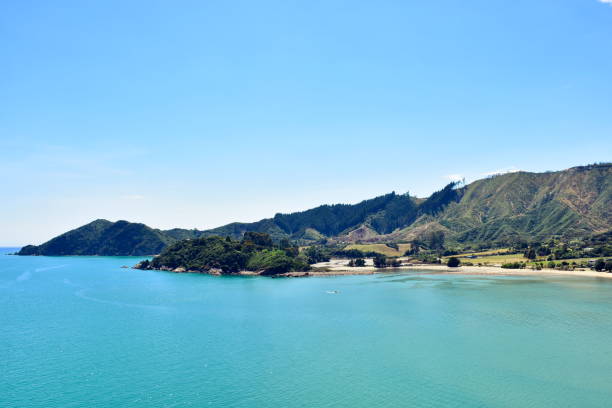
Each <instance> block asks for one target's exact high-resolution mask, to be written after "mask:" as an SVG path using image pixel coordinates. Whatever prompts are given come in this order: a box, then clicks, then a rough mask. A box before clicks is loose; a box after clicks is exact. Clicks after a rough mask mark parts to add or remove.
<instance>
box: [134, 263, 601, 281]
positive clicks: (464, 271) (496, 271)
mask: <svg viewBox="0 0 612 408" xmlns="http://www.w3.org/2000/svg"><path fill="white" fill-rule="evenodd" d="M313 266H314V267H315V269H314V270H310V271H306V272H286V273H280V274H277V275H263V274H261V273H259V272H254V271H240V272H237V273H232V274H227V276H267V277H270V278H307V277H325V276H352V275H378V274H385V273H397V272H408V271H415V272H430V273H437V274H449V275H450V274H453V275H481V276H554V275H557V276H574V277H590V278H605V279H612V273H608V272H597V271H593V270H574V271H563V270H558V269H547V268H545V269H541V270H532V269H506V268H502V267H499V266H460V267H457V268H450V267H448V266H446V265H434V264H412V265H403V266H399V267H394V268H375V267H374V266H363V267H347V266H346V265H344V263H343V264H340V262H339V260H333V261H331V262H325V263H321V264H315V265H313ZM324 268H325V269H327V270H322V269H324ZM146 270H157V271H165V272H172V273H200V274H204V275H216V276H219V275H221V273H220V271H217V270H214V271H209V272H202V271H192V270H185V269H183V268H177V269H174V270H172V269H169V268H162V269H146Z"/></svg>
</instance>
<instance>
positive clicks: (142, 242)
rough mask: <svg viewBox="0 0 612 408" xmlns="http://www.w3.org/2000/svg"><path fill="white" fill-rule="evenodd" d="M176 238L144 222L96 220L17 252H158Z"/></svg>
mask: <svg viewBox="0 0 612 408" xmlns="http://www.w3.org/2000/svg"><path fill="white" fill-rule="evenodd" d="M175 241H176V240H175V239H173V238H171V237H168V236H166V235H165V234H163V233H162V232H161V231H159V230H154V229H152V228H149V227H147V226H146V225H144V224H137V223H130V222H127V221H117V222H114V223H113V222H110V221H106V220H96V221H93V222H91V223H89V224H87V225H84V226H82V227H80V228H77V229H75V230H72V231H68V232H66V233H64V234H62V235H60V236H58V237H55V238H53V239H52V240H50V241H48V242H46V243H44V244H42V245H39V246H33V245H28V246H26V247H24V248H22V249H21V251H19V252H18V255H108V256H129V255H134V256H143V255H154V254H158V253H159V252H160V251H161V250H162V249H163V248H165V247H166V246H167V245H168V244H171V243H173V242H175Z"/></svg>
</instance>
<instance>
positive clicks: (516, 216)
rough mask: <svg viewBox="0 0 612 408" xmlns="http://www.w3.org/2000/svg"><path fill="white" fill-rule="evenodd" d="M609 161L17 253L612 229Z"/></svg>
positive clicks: (119, 227) (91, 230) (489, 238)
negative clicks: (219, 239) (193, 242)
mask: <svg viewBox="0 0 612 408" xmlns="http://www.w3.org/2000/svg"><path fill="white" fill-rule="evenodd" d="M611 207H612V164H611V163H602V164H594V165H589V166H581V167H573V168H570V169H567V170H562V171H556V172H547V173H529V172H515V173H507V174H501V175H496V176H492V177H488V178H485V179H481V180H477V181H474V182H472V183H470V184H469V185H467V186H460V185H459V184H457V183H451V184H449V185H447V186H446V187H445V188H444V189H442V190H440V191H438V192H436V193H434V194H432V195H431V196H430V197H428V198H426V199H419V198H416V197H413V196H410V195H409V194H396V193H395V192H392V193H389V194H385V195H383V196H379V197H375V198H372V199H369V200H364V201H362V202H360V203H357V204H335V205H322V206H319V207H316V208H313V209H310V210H306V211H302V212H296V213H292V214H276V215H275V216H274V217H273V218H267V219H263V220H260V221H257V222H252V223H239V222H236V223H231V224H227V225H224V226H222V227H218V228H214V229H210V230H206V231H200V230H187V229H180V228H175V229H171V230H166V231H162V230H156V229H152V228H149V227H147V226H146V225H144V224H133V223H129V222H127V221H118V222H116V223H111V222H109V221H106V220H97V221H94V222H92V223H90V224H87V225H85V226H83V227H81V228H77V229H75V230H73V231H69V232H67V233H65V234H62V235H60V236H58V237H56V238H54V239H52V240H50V241H48V242H46V243H44V244H42V245H40V246H27V247H24V248H23V249H22V250H21V251H20V252H19V254H20V255H151V254H156V253H159V251H160V250H161V249H163V248H164V247H165V246H167V245H168V244H171V243H174V242H176V241H178V240H182V239H189V238H198V237H207V236H215V235H219V236H230V237H232V238H234V239H239V238H240V237H241V236H242V235H244V233H245V232H249V231H255V232H265V233H268V234H270V235H271V236H272V238H273V239H274V240H277V241H278V240H281V239H284V238H286V239H290V240H294V241H298V242H300V243H302V244H308V243H315V242H324V241H328V242H333V243H351V242H364V243H368V242H408V241H411V240H414V239H419V238H420V237H422V236H424V235H427V234H432V233H435V232H438V233H443V234H444V235H445V238H446V240H447V241H448V242H453V243H459V244H462V243H463V244H465V243H475V242H485V243H491V244H494V243H498V244H500V245H501V244H502V243H504V242H508V241H511V240H514V239H523V240H534V239H546V238H548V237H551V236H561V237H574V236H575V237H580V236H587V235H593V234H597V233H602V232H607V231H609V230H610V229H611V228H612V214H611V210H610V208H611Z"/></svg>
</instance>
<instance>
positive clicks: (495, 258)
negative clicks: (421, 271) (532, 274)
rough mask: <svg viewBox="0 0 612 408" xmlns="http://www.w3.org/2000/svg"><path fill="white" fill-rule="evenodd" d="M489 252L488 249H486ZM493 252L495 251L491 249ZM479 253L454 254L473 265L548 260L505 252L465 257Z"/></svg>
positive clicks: (576, 259) (586, 259) (559, 261)
mask: <svg viewBox="0 0 612 408" xmlns="http://www.w3.org/2000/svg"><path fill="white" fill-rule="evenodd" d="M488 252H490V251H488ZM493 252H495V251H493ZM479 254H481V253H470V254H459V255H455V256H456V257H457V258H459V259H461V262H472V263H473V264H474V265H478V264H482V265H490V266H499V265H501V264H505V263H512V262H528V264H533V263H535V262H544V264H546V263H547V262H548V261H547V260H546V258H547V257H545V256H540V257H538V258H537V259H536V260H533V261H530V260H528V259H527V258H525V257H524V256H523V254H506V255H490V256H478V258H474V259H472V258H467V256H470V255H479ZM448 258H449V257H444V258H442V262H446V261H448ZM597 259H598V258H575V259H561V260H555V261H554V262H555V263H557V264H558V263H561V262H563V261H565V262H568V263H570V264H571V263H572V262H576V263H577V264H580V263H582V262H588V261H592V260H597Z"/></svg>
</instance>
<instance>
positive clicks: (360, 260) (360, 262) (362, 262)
mask: <svg viewBox="0 0 612 408" xmlns="http://www.w3.org/2000/svg"><path fill="white" fill-rule="evenodd" d="M355 266H358V267H362V266H365V260H364V259H363V258H357V259H355Z"/></svg>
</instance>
